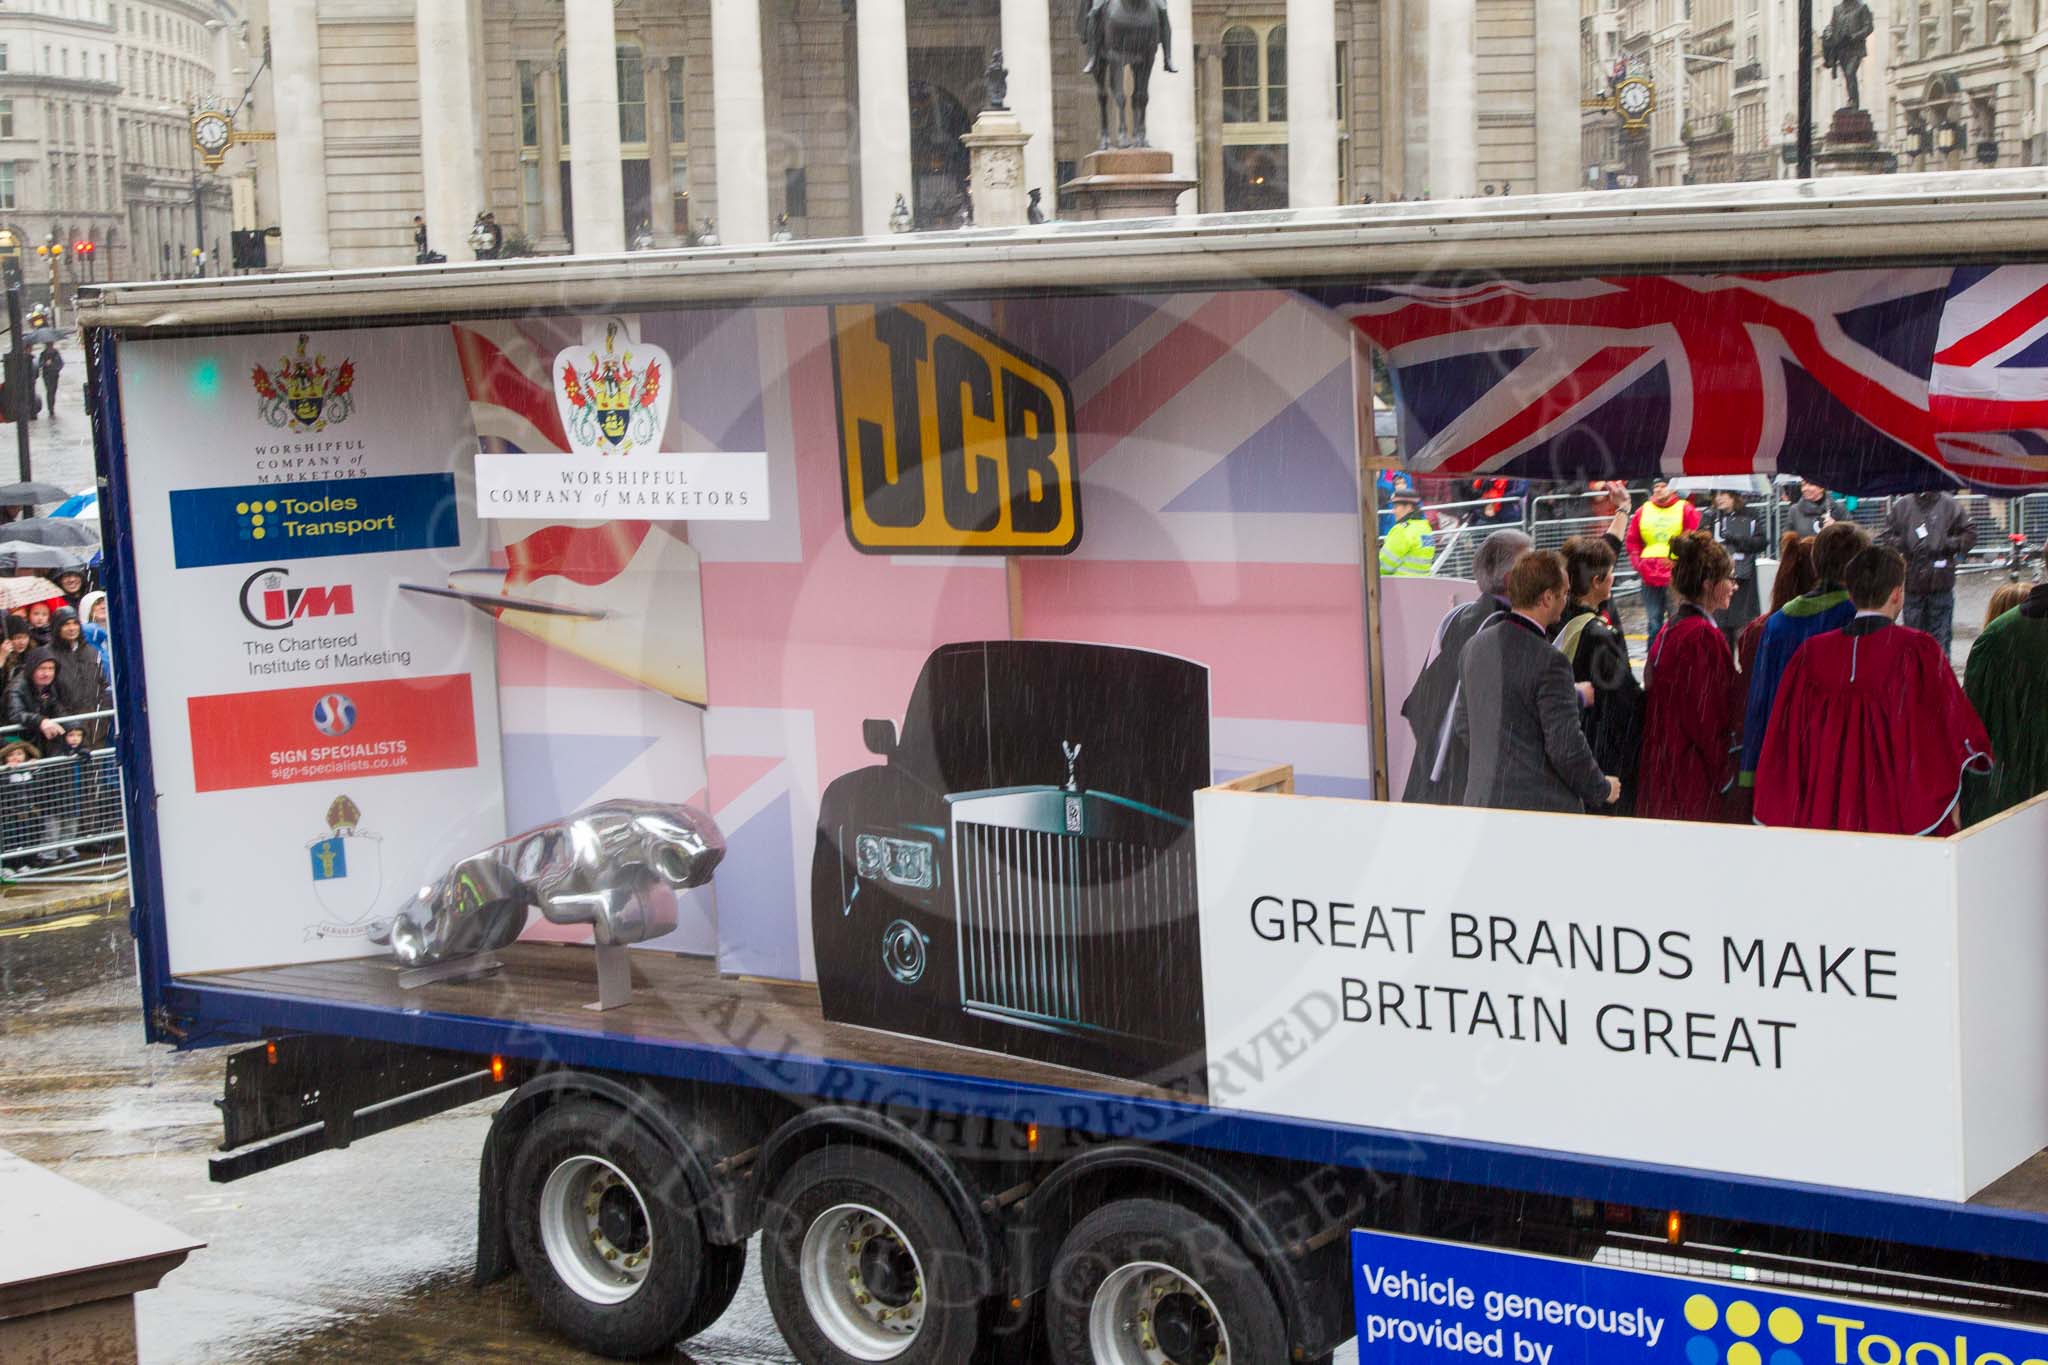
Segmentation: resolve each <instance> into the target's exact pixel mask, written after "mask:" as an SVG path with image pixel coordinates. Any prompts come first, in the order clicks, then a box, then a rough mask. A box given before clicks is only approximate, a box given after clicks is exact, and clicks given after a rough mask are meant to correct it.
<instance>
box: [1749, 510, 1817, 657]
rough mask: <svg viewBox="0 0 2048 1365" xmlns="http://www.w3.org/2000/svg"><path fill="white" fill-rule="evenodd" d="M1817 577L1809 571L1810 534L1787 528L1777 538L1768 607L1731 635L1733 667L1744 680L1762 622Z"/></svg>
mask: <svg viewBox="0 0 2048 1365" xmlns="http://www.w3.org/2000/svg"><path fill="white" fill-rule="evenodd" d="M1819 581H1820V580H1819V579H1818V578H1817V577H1816V576H1815V574H1814V571H1813V537H1812V536H1802V535H1800V534H1799V533H1798V532H1797V531H1787V532H1786V533H1785V534H1784V535H1782V536H1780V537H1778V577H1777V581H1775V582H1774V583H1772V584H1771V610H1770V611H1767V612H1765V613H1764V614H1763V615H1762V616H1759V617H1757V618H1756V620H1754V621H1751V622H1750V623H1749V624H1748V625H1746V626H1744V627H1743V628H1742V633H1741V634H1740V635H1738V636H1736V637H1735V666H1736V667H1737V668H1740V669H1741V670H1742V676H1743V677H1744V678H1745V679H1746V678H1748V677H1749V672H1750V669H1751V668H1752V667H1754V666H1755V664H1756V647H1757V646H1758V645H1759V644H1761V643H1762V642H1763V638H1764V622H1766V621H1768V620H1770V619H1771V615H1772V613H1774V612H1776V611H1777V610H1778V608H1780V607H1782V606H1784V605H1785V604H1786V603H1787V602H1790V601H1791V600H1792V599H1793V598H1795V597H1803V596H1805V595H1806V594H1807V593H1810V592H1812V591H1813V585H1814V584H1815V583H1817V582H1819Z"/></svg>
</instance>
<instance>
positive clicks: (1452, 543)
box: [1422, 491, 2048, 597]
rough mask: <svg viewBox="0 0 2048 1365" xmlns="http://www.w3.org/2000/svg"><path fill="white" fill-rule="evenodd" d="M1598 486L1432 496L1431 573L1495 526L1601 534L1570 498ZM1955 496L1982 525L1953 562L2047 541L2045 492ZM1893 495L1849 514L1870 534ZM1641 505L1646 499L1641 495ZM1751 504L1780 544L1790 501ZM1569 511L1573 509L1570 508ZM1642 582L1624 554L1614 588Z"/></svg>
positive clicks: (1999, 559) (1977, 566) (1463, 573)
mask: <svg viewBox="0 0 2048 1365" xmlns="http://www.w3.org/2000/svg"><path fill="white" fill-rule="evenodd" d="M1597 496H1598V494H1596V493H1593V492H1590V491H1575V492H1570V493H1543V494H1538V495H1536V496H1534V497H1519V498H1503V499H1488V500H1484V501H1472V502H1445V503H1429V504H1425V505H1424V506H1423V509H1422V510H1423V511H1424V512H1425V513H1428V514H1431V515H1432V516H1433V517H1434V516H1437V515H1439V514H1444V515H1446V516H1447V517H1448V519H1449V520H1448V522H1447V523H1446V522H1440V523H1439V525H1438V527H1437V535H1436V544H1437V554H1436V561H1435V563H1434V565H1433V566H1432V567H1431V570H1430V572H1431V574H1432V575H1433V576H1435V577H1439V578H1470V577H1471V576H1472V556H1473V555H1474V554H1475V553H1476V552H1477V551H1478V548H1479V546H1480V544H1481V543H1482V542H1483V541H1484V540H1485V539H1486V537H1487V536H1489V535H1491V534H1492V533H1494V532H1495V531H1501V530H1508V529H1513V530H1518V531H1522V532H1524V533H1525V534H1527V535H1528V536H1529V537H1530V539H1531V540H1533V541H1534V542H1535V544H1536V548H1538V549H1540V550H1555V549H1557V548H1558V547H1559V546H1561V545H1563V544H1564V543H1565V542H1566V541H1567V540H1570V539H1571V538H1572V537H1573V536H1597V535H1599V534H1600V533H1601V532H1603V531H1605V530H1606V529H1607V525H1608V523H1609V522H1610V521H1612V520H1613V518H1612V517H1611V516H1610V517H1603V516H1587V515H1584V514H1583V513H1579V512H1578V511H1577V509H1576V508H1572V507H1570V505H1571V504H1579V505H1580V506H1584V505H1586V504H1589V503H1590V502H1591V500H1592V499H1593V498H1595V497H1597ZM1955 497H1956V501H1957V502H1959V503H1961V504H1962V505H1963V507H1964V508H1965V509H1966V510H1967V511H1968V512H1969V513H1970V521H1971V524H1972V525H1973V526H1975V527H1976V529H1977V546H1976V548H1975V549H1974V550H1972V551H1971V552H1970V553H1969V554H1968V555H1967V556H1965V557H1964V559H1963V561H1962V562H1961V563H1960V564H1958V565H1957V566H1956V568H1957V572H1959V573H1964V574H1971V573H1989V572H1994V571H1997V570H2000V569H2002V568H2003V567H2004V566H2005V562H2006V558H2007V555H2008V552H2009V551H2010V549H2011V543H2010V541H2009V540H2008V539H2007V537H2009V536H2010V535H2011V534H2013V533H2014V532H2018V533H2020V534H2022V535H2024V536H2025V537H2026V538H2027V541H2028V543H2029V544H2032V545H2036V546H2039V545H2042V544H2043V543H2044V542H2048V493H2029V494H2025V495H2023V496H2021V497H2017V498H1998V497H1991V496H1989V495H1986V494H1983V493H1958V494H1956V495H1955ZM1503 503H1512V504H1514V505H1515V509H1516V516H1515V518H1514V519H1513V520H1497V521H1487V522H1475V521H1474V520H1473V517H1474V516H1476V514H1477V512H1478V510H1479V509H1484V508H1488V507H1493V506H1496V505H1499V504H1503ZM1891 504H1892V499H1891V498H1889V497H1872V498H1859V499H1857V502H1856V506H1854V507H1853V508H1849V509H1848V512H1849V519H1850V520H1852V521H1854V522H1856V523H1857V524H1858V525H1860V526H1862V527H1864V528H1865V529H1866V530H1869V531H1870V532H1872V533H1873V534H1875V533H1876V532H1878V531H1880V530H1882V529H1883V527H1884V522H1885V517H1886V514H1887V513H1888V512H1889V511H1890V510H1891ZM1635 505H1637V506H1640V505H1641V500H1640V499H1637V501H1636V504H1635ZM1749 508H1750V510H1751V511H1753V512H1757V513H1759V514H1761V515H1763V516H1764V517H1765V519H1766V520H1767V521H1768V523H1769V526H1770V539H1769V544H1770V546H1771V547H1772V552H1775V550H1776V546H1777V543H1778V540H1779V537H1780V536H1781V535H1782V534H1783V533H1784V530H1785V510H1786V508H1785V504H1783V503H1782V502H1780V501H1779V500H1778V499H1777V498H1776V497H1775V496H1773V497H1769V498H1758V499H1751V500H1750V502H1749ZM1566 513H1571V514H1566ZM1641 586H1642V585H1641V583H1640V581H1639V580H1638V579H1637V577H1636V574H1635V572H1634V570H1633V569H1632V568H1631V567H1630V566H1629V562H1628V559H1627V557H1626V556H1623V558H1622V560H1621V562H1620V563H1619V564H1617V565H1616V566H1615V575H1614V595H1615V596H1616V597H1628V596H1632V595H1634V594H1635V593H1637V592H1639V591H1640V590H1641Z"/></svg>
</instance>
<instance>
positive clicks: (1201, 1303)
mask: <svg viewBox="0 0 2048 1365" xmlns="http://www.w3.org/2000/svg"><path fill="white" fill-rule="evenodd" d="M1045 1321H1046V1336H1047V1337H1048V1339H1049V1340H1050V1342H1051V1346H1052V1353H1053V1359H1054V1361H1056V1362H1057V1363H1058V1365H1163V1362H1166V1361H1174V1362H1177V1365H1210V1363H1211V1362H1214V1365H1266V1362H1269V1361H1283V1360H1285V1359H1287V1330H1286V1327H1285V1326H1284V1325H1283V1323H1282V1321H1281V1318H1280V1309H1279V1307H1278V1305H1277V1304H1275V1302H1274V1301H1273V1293H1272V1291H1271V1290H1270V1289H1268V1288H1267V1287H1266V1282H1265V1281H1264V1280H1263V1279H1262V1278H1260V1276H1259V1272H1258V1270H1257V1268H1256V1267H1255V1266H1253V1265H1252V1263H1251V1261H1250V1259H1249V1258H1248V1257H1246V1255H1245V1254H1244V1251H1243V1249H1242V1248H1240V1247H1239V1246H1238V1245H1237V1242H1236V1241H1235V1240H1234V1239H1233V1238H1232V1237H1231V1236H1230V1234H1229V1233H1227V1232H1225V1231H1224V1230H1223V1229H1222V1228H1220V1227H1218V1226H1217V1225H1216V1224H1214V1223H1212V1222H1210V1221H1209V1220H1208V1219H1206V1218H1204V1217H1202V1216H1201V1215H1200V1214H1197V1213H1194V1212H1192V1211H1190V1210H1188V1209H1185V1208H1182V1207H1181V1206H1180V1205H1178V1204H1169V1203H1166V1202H1164V1201H1161V1200H1156V1199H1125V1200H1120V1201H1118V1202H1116V1203H1113V1204H1108V1205H1106V1206H1104V1207H1102V1208H1099V1209H1097V1210H1095V1212H1093V1213H1091V1214H1089V1215H1088V1216H1087V1217H1085V1218H1083V1219H1082V1220H1081V1221H1080V1222H1079V1223H1077V1224H1075V1226H1074V1230H1073V1231H1072V1232H1070V1233H1068V1234H1067V1240H1066V1241H1065V1242H1064V1243H1063V1244H1062V1245H1061V1247H1060V1252H1059V1256H1058V1257H1057V1258H1056V1259H1055V1260H1054V1261H1053V1268H1052V1280H1051V1283H1050V1285H1049V1287H1048V1290H1047V1293H1046V1304H1045Z"/></svg>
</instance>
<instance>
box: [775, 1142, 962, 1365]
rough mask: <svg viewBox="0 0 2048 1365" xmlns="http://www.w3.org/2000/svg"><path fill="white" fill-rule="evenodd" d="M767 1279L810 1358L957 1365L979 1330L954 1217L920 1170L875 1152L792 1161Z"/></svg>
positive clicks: (795, 1340)
mask: <svg viewBox="0 0 2048 1365" xmlns="http://www.w3.org/2000/svg"><path fill="white" fill-rule="evenodd" d="M761 1278H762V1281H763V1283H764V1285H765V1287H766V1289H767V1292H768V1304H769V1307H770V1308H772V1309H773V1310H774V1312H775V1322H776V1325H777V1326H778V1327H780V1328H781V1329H782V1334H783V1336H784V1337H786V1338H787V1339H788V1341H789V1344H790V1345H791V1346H792V1347H794V1348H795V1350H796V1354H797V1356H798V1358H799V1359H801V1360H803V1361H805V1362H806V1365H848V1363H849V1362H854V1361H882V1360H888V1361H896V1362H899V1365H956V1363H957V1362H960V1361H965V1360H968V1359H971V1358H972V1357H973V1356H974V1353H975V1348H976V1344H977V1339H978V1338H979V1336H980V1334H981V1319H982V1308H983V1300H982V1298H981V1297H980V1295H979V1294H978V1293H977V1291H976V1288H975V1281H974V1274H973V1268H972V1267H971V1266H970V1265H969V1263H968V1253H967V1242H966V1239H965V1238H964V1237H963V1236H962V1235H961V1232H960V1229H959V1226H958V1225H957V1224H955V1223H954V1221H953V1216H952V1213H951V1212H950V1211H949V1210H948V1209H947V1207H946V1205H945V1203H944V1202H943V1201H942V1200H941V1199H940V1198H939V1196H938V1194H937V1193H936V1192H935V1191H934V1190H933V1189H932V1188H931V1186H930V1184H929V1183H928V1182H927V1181H925V1180H924V1179H923V1178H922V1177H920V1176H919V1175H918V1174H917V1173H916V1172H915V1171H913V1170H911V1168H910V1167H908V1166H906V1165H905V1164H904V1163H902V1162H901V1161H898V1160H896V1159H895V1158H894V1157H890V1156H885V1155H884V1154H882V1153H880V1152H876V1151H872V1150H870V1149H868V1148H865V1147H827V1148H823V1149H822V1150H819V1151H816V1152H812V1153H811V1154H809V1155H808V1156H805V1157H803V1158H802V1159H801V1160H799V1161H798V1162H797V1163H796V1164H795V1165H794V1166H792V1167H790V1169H789V1172H788V1174H786V1175H785V1176H783V1178H782V1182H781V1183H780V1184H779V1185H777V1186H776V1188H775V1193H774V1195H773V1196H772V1197H771V1198H770V1200H769V1203H768V1206H767V1207H766V1208H765V1209H764V1210H763V1214H762V1221H761Z"/></svg>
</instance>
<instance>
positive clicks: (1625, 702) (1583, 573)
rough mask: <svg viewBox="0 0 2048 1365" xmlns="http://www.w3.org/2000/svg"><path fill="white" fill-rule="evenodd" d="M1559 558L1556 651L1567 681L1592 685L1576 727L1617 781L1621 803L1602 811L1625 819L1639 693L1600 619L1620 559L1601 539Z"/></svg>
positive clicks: (1638, 736)
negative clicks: (1561, 595)
mask: <svg viewBox="0 0 2048 1365" xmlns="http://www.w3.org/2000/svg"><path fill="white" fill-rule="evenodd" d="M1562 553H1563V554H1564V571H1565V577H1566V579H1567V580H1568V582H1569V593H1570V600H1569V604H1568V605H1567V606H1566V607H1565V609H1564V617H1563V619H1562V620H1561V621H1560V622H1559V625H1558V632H1557V641H1556V643H1557V648H1558V651H1559V652H1560V653H1562V654H1563V655H1564V657H1565V658H1566V660H1568V661H1569V662H1570V664H1571V666H1572V681H1573V682H1575V683H1590V684H1592V687H1593V704H1592V705H1591V706H1588V707H1586V708H1585V709H1584V710H1583V711H1581V712H1580V713H1579V724H1580V727H1581V728H1582V729H1584V730H1585V732H1586V742H1587V743H1588V744H1590V745H1592V746H1593V757H1595V758H1597V759H1599V760H1600V770H1601V771H1602V772H1605V773H1610V774H1612V775H1613V776H1615V777H1618V778H1620V779H1621V801H1620V802H1619V803H1618V804H1616V805H1613V806H1606V807H1602V808H1601V810H1602V811H1603V812H1611V813H1613V814H1616V815H1629V814H1632V813H1633V810H1634V806H1635V785H1636V752H1637V750H1638V749H1639V748H1640V747H1641V745H1642V742H1643V689H1642V685H1641V684H1639V683H1638V682H1637V681H1636V675H1635V670H1634V669H1632V668H1631V667H1629V661H1628V645H1627V644H1626V643H1625V642H1624V641H1623V639H1622V637H1621V635H1620V634H1619V633H1618V632H1616V631H1615V629H1614V628H1613V626H1611V625H1609V624H1608V622H1607V619H1606V617H1605V616H1604V615H1603V614H1602V612H1603V611H1604V609H1605V607H1606V605H1607V599H1608V597H1609V596H1610V595H1611V594H1612V593H1613V591H1614V565H1615V562H1616V560H1617V559H1618V558H1619V556H1618V555H1617V553H1616V551H1615V548H1614V546H1613V545H1611V544H1609V543H1608V542H1607V541H1606V540H1605V539H1593V538H1591V537H1586V536H1574V537H1573V538H1572V539H1570V540H1567V541H1566V542H1565V543H1564V550H1563V552H1562Z"/></svg>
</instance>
